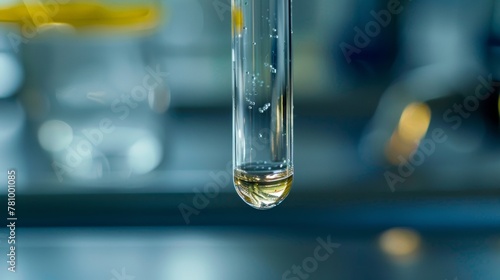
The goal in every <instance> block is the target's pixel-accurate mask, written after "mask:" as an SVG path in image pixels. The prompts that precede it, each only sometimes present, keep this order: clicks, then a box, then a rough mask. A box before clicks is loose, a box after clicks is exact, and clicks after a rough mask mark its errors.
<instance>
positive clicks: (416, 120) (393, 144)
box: [386, 103, 431, 164]
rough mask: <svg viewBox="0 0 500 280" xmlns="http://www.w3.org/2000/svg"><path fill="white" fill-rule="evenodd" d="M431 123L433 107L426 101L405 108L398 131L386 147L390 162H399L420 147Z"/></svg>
mask: <svg viewBox="0 0 500 280" xmlns="http://www.w3.org/2000/svg"><path fill="white" fill-rule="evenodd" d="M430 123H431V109H430V108H429V106H428V105H427V104H425V103H411V104H409V105H408V106H406V108H405V109H404V110H403V113H402V114H401V119H400V120H399V124H398V127H397V129H396V131H394V133H393V134H392V136H391V139H390V140H389V143H388V144H387V148H386V157H387V159H388V160H389V162H391V163H393V164H399V163H400V161H401V160H400V159H401V157H402V158H403V159H405V160H407V159H408V158H409V157H410V155H411V154H412V153H413V152H414V151H415V150H416V149H417V148H418V144H419V142H420V140H422V138H423V137H424V136H425V134H426V133H427V130H428V129H429V125H430Z"/></svg>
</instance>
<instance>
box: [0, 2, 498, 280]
mask: <svg viewBox="0 0 500 280" xmlns="http://www.w3.org/2000/svg"><path fill="white" fill-rule="evenodd" d="M293 11H294V14H293V16H294V18H293V25H294V28H293V35H294V38H293V46H294V55H293V58H294V104H295V108H294V124H295V128H294V136H295V137H294V140H295V147H294V155H295V160H294V161H295V174H294V177H295V181H294V185H293V187H292V191H291V193H290V195H289V197H288V198H287V199H286V200H285V201H284V202H283V203H282V205H280V206H279V207H277V208H275V209H272V210H269V211H257V210H254V209H251V208H250V207H248V206H247V205H246V204H245V203H244V202H243V201H241V200H240V198H239V197H238V196H237V194H236V192H235V190H234V187H233V185H232V170H231V168H230V165H231V143H232V142H231V141H232V135H231V131H232V120H231V102H232V84H231V83H232V82H231V8H230V2H229V1H228V0H158V1H156V0H144V1H141V0H127V1H115V0H103V1H72V0H54V1H38V0H27V1H17V0H4V1H0V22H1V24H0V35H1V36H0V170H3V171H2V172H5V171H7V170H9V169H15V170H16V217H17V218H18V220H17V222H16V225H17V227H16V248H17V251H16V254H17V272H16V273H12V272H9V271H8V270H7V267H8V264H6V261H7V259H8V256H7V255H6V254H7V253H8V245H7V242H6V240H7V237H8V236H9V231H8V229H5V228H4V230H2V231H1V232H0V234H1V237H2V243H1V246H2V247H1V248H2V254H1V255H2V257H1V259H2V263H3V265H2V266H3V268H2V269H1V270H0V278H1V279H30V280H31V279H115V280H123V279H137V280H141V279H209V280H211V279H291V280H297V279H385V280H390V279H448V280H455V279H481V280H482V279H500V268H499V266H498V263H500V231H499V230H500V184H499V182H500V138H499V131H500V130H499V128H500V127H499V124H500V122H499V116H500V99H499V91H498V88H499V87H498V86H499V85H500V83H497V82H496V81H499V80H500V1H496V0H481V1H467V0H448V1H431V0H413V1H410V0H407V1H404V0H401V1H395V0H355V1H353V0H337V1H329V0H309V1H300V0H296V1H294V3H293ZM228 166H229V168H228ZM2 174H4V175H2V176H0V178H1V179H0V180H1V181H2V183H1V185H2V186H3V187H2V188H1V189H0V194H1V196H2V199H1V201H3V203H5V204H4V205H6V204H7V174H6V172H5V173H2ZM5 208H6V206H5ZM5 208H4V210H2V211H1V214H0V215H1V216H0V217H2V220H3V221H4V222H5V223H6V224H8V222H7V211H5V210H6V209H5ZM325 244H327V245H328V244H330V247H328V246H325ZM332 244H333V245H332ZM317 248H320V249H317ZM318 250H319V251H318ZM318 252H319V253H318ZM318 254H319V255H318Z"/></svg>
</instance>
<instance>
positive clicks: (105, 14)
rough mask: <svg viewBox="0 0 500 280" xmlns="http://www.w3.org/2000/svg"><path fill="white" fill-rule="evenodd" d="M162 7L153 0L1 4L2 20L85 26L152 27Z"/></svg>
mask: <svg viewBox="0 0 500 280" xmlns="http://www.w3.org/2000/svg"><path fill="white" fill-rule="evenodd" d="M159 12H160V9H159V7H158V6H157V5H154V4H153V3H152V2H148V1H146V4H140V3H137V4H123V5H116V4H115V5H112V4H103V3H101V2H94V1H78V2H68V3H65V4H59V3H58V2H52V3H50V5H49V4H43V3H42V2H39V1H25V2H21V3H18V4H16V5H11V6H2V5H0V22H11V23H17V24H19V25H20V26H23V25H26V24H32V25H33V26H35V27H39V26H42V25H46V24H65V25H70V26H72V27H75V28H82V27H99V26H101V27H136V28H137V27H138V28H140V29H149V28H152V27H154V26H156V25H157V23H158V21H159Z"/></svg>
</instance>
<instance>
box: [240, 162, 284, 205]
mask: <svg viewBox="0 0 500 280" xmlns="http://www.w3.org/2000/svg"><path fill="white" fill-rule="evenodd" d="M292 181H293V173H292V172H291V171H290V170H283V171H279V172H276V171H274V172H272V173H268V174H258V175H254V174H248V173H246V172H244V171H240V170H235V171H234V185H235V187H236V192H238V195H239V196H240V197H241V198H242V199H243V200H244V201H245V202H246V203H247V204H248V205H250V206H252V207H253V208H255V209H259V210H265V209H270V208H273V207H274V206H276V205H278V204H280V203H281V202H282V201H283V200H284V199H285V198H286V197H287V196H288V193H289V192H290V189H291V187H292Z"/></svg>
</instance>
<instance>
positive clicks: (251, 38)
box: [231, 0, 293, 209]
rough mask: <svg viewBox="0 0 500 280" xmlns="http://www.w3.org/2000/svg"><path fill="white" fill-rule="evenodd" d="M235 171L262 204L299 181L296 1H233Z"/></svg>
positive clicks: (238, 182)
mask: <svg viewBox="0 0 500 280" xmlns="http://www.w3.org/2000/svg"><path fill="white" fill-rule="evenodd" d="M231 6H232V56H233V86H234V88H233V175H234V185H235V188H236V191H237V193H238V195H239V196H240V197H241V198H242V199H243V200H244V201H245V202H246V203H247V204H248V205H250V206H252V207H254V208H256V209H269V208H272V207H274V206H276V205H278V204H279V203H281V202H282V201H283V200H284V199H285V198H286V196H287V195H288V193H289V192H290V188H291V186H292V181H293V119H292V116H293V99H292V98H293V88H292V42H291V39H292V20H291V14H292V12H291V0H232V2H231Z"/></svg>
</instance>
